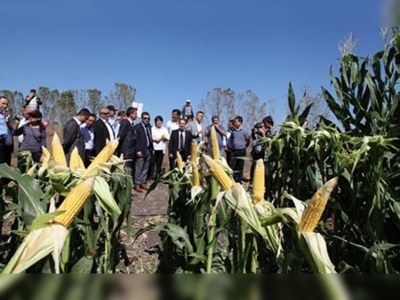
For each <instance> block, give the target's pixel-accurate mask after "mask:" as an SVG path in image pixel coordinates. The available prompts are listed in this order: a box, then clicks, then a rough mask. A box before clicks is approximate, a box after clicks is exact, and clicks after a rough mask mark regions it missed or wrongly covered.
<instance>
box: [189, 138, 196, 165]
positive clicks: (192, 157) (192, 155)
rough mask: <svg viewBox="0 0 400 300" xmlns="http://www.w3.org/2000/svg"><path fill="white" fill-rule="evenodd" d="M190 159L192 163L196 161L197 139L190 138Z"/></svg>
mask: <svg viewBox="0 0 400 300" xmlns="http://www.w3.org/2000/svg"><path fill="white" fill-rule="evenodd" d="M190 161H191V162H192V163H196V162H197V141H196V140H192V144H191V148H190Z"/></svg>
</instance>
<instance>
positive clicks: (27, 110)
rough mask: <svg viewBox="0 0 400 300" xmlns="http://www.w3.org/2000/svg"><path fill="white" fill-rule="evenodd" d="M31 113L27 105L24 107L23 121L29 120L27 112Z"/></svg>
mask: <svg viewBox="0 0 400 300" xmlns="http://www.w3.org/2000/svg"><path fill="white" fill-rule="evenodd" d="M30 111H31V107H30V106H29V105H24V109H23V110H22V116H23V117H24V118H25V120H28V118H29V115H28V114H29V112H30Z"/></svg>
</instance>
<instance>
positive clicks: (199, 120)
mask: <svg viewBox="0 0 400 300" xmlns="http://www.w3.org/2000/svg"><path fill="white" fill-rule="evenodd" d="M203 118H204V112H202V111H198V112H197V114H196V121H197V122H198V123H201V121H203Z"/></svg>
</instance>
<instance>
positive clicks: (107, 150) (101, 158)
mask: <svg viewBox="0 0 400 300" xmlns="http://www.w3.org/2000/svg"><path fill="white" fill-rule="evenodd" d="M117 146H118V139H115V140H113V141H112V142H109V141H108V140H107V143H106V145H105V146H104V148H103V149H102V150H101V151H100V153H99V154H97V156H96V157H95V158H94V160H93V161H92V162H91V163H90V165H89V167H88V168H87V169H86V171H85V172H84V173H83V176H85V175H88V174H89V172H90V171H92V170H93V169H94V168H95V167H96V166H97V165H98V164H102V163H105V162H108V161H109V160H110V159H111V157H112V156H113V154H114V151H115V149H117Z"/></svg>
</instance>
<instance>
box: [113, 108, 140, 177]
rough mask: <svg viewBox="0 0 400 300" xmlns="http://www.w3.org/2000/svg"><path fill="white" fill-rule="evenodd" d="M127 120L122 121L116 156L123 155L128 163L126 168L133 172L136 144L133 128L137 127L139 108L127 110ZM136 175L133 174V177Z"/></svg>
mask: <svg viewBox="0 0 400 300" xmlns="http://www.w3.org/2000/svg"><path fill="white" fill-rule="evenodd" d="M126 115H127V118H126V119H125V120H123V121H121V125H120V127H119V131H118V137H119V144H118V148H117V150H116V154H117V155H118V156H120V155H121V154H123V156H124V159H127V160H128V161H127V162H126V163H125V166H126V167H128V168H131V170H133V159H134V158H135V148H134V147H135V143H134V139H133V138H134V136H133V126H134V125H135V120H136V118H137V108H135V107H129V108H128V109H127V110H126ZM133 175H134V173H132V177H133Z"/></svg>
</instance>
